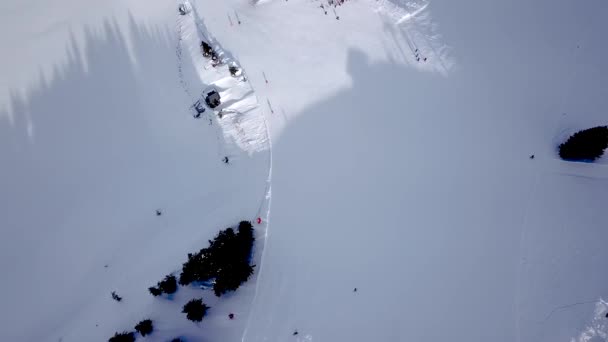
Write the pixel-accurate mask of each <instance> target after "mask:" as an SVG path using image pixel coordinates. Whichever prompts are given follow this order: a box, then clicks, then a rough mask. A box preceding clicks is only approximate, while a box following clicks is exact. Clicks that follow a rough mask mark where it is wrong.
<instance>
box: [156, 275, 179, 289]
mask: <svg viewBox="0 0 608 342" xmlns="http://www.w3.org/2000/svg"><path fill="white" fill-rule="evenodd" d="M158 288H159V289H160V290H161V291H162V292H164V293H166V294H173V293H175V292H176V291H177V279H176V278H175V276H174V275H172V274H170V275H168V276H166V277H165V279H163V280H162V281H160V282H159V283H158Z"/></svg>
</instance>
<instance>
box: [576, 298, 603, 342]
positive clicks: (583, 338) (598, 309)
mask: <svg viewBox="0 0 608 342" xmlns="http://www.w3.org/2000/svg"><path fill="white" fill-rule="evenodd" d="M606 314H608V303H606V302H605V301H604V300H603V299H600V300H599V301H598V302H597V303H596V304H595V311H594V313H593V318H592V319H591V323H589V325H587V326H586V327H585V329H584V330H583V331H581V333H580V334H579V335H578V336H577V337H575V338H572V339H571V340H570V342H592V341H600V340H602V341H606V340H607V339H608V321H607V320H606Z"/></svg>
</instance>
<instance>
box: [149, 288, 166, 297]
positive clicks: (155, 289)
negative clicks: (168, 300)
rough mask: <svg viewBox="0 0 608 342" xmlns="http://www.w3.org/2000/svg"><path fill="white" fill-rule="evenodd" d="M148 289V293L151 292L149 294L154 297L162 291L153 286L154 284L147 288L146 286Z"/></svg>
mask: <svg viewBox="0 0 608 342" xmlns="http://www.w3.org/2000/svg"><path fill="white" fill-rule="evenodd" d="M148 291H150V293H151V294H152V295H153V296H154V297H157V296H160V295H161V294H163V291H161V290H160V289H159V288H156V287H154V286H152V287H149V288H148Z"/></svg>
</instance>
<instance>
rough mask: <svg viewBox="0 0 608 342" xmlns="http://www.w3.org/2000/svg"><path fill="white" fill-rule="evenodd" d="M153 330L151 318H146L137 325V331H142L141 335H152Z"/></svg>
mask: <svg viewBox="0 0 608 342" xmlns="http://www.w3.org/2000/svg"><path fill="white" fill-rule="evenodd" d="M153 330H154V327H153V326H152V320H150V319H144V320H143V321H141V322H139V323H137V325H136V326H135V331H137V332H138V333H140V334H141V336H146V335H150V334H151V333H152V331H153Z"/></svg>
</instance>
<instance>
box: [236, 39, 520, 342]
mask: <svg viewBox="0 0 608 342" xmlns="http://www.w3.org/2000/svg"><path fill="white" fill-rule="evenodd" d="M346 64H347V68H348V72H349V74H350V76H351V78H352V86H351V87H349V88H347V89H344V90H343V91H340V92H338V93H336V94H335V95H333V96H332V97H330V98H328V99H327V100H324V101H321V102H319V103H316V104H314V106H312V107H310V108H309V109H308V110H306V111H304V112H303V113H300V114H299V115H298V117H297V118H296V119H295V120H293V121H292V122H290V123H289V124H288V126H287V127H286V129H285V131H284V132H282V134H281V138H280V139H278V141H275V142H274V146H273V155H274V158H273V161H274V163H273V192H272V193H273V198H272V203H273V204H272V210H271V226H272V228H271V234H270V240H269V241H268V247H267V248H268V250H267V253H268V254H267V256H266V258H265V263H266V264H265V265H264V267H265V268H264V270H263V272H262V276H261V279H262V281H263V284H262V286H261V287H260V288H261V291H262V292H261V293H260V294H259V296H258V298H259V299H258V303H257V306H256V309H259V310H264V311H260V312H254V313H253V315H254V317H261V318H259V319H257V320H256V324H252V326H251V327H250V330H249V333H248V335H247V336H246V337H247V340H248V341H257V340H262V339H263V338H264V337H266V338H268V340H269V341H275V340H276V341H278V340H281V339H282V338H283V337H284V336H288V335H289V334H290V330H291V331H292V329H294V328H295V327H297V329H298V331H299V333H300V335H301V336H303V339H304V340H307V339H308V338H310V340H311V341H371V340H374V341H444V340H446V341H447V340H453V341H489V340H492V341H505V342H507V341H514V340H516V336H515V335H514V330H513V327H514V325H515V317H516V314H515V312H514V305H515V304H514V303H515V301H516V299H515V297H516V294H515V292H516V284H517V281H516V278H517V270H518V255H519V254H518V253H519V237H520V228H521V217H522V213H523V212H524V209H525V203H522V202H523V201H522V200H521V199H522V198H524V199H525V198H526V195H527V194H528V192H527V191H526V188H527V187H528V186H529V185H530V183H531V179H530V178H528V175H529V174H527V173H524V172H522V170H529V166H528V165H529V164H526V162H527V161H528V160H527V156H526V153H527V151H526V147H525V145H526V144H525V143H522V144H513V143H512V142H513V141H514V138H513V137H514V136H517V138H518V139H522V141H527V139H528V138H526V137H525V136H522V131H521V130H520V131H517V130H516V129H515V127H519V126H522V125H521V122H519V121H520V120H523V115H522V116H519V115H513V114H512V113H514V112H516V107H517V106H518V105H519V104H512V105H511V104H508V103H505V104H504V106H502V107H497V106H495V105H494V103H501V104H502V103H503V102H504V101H501V96H502V95H501V94H499V93H493V92H491V91H490V87H492V84H491V82H489V81H482V82H479V81H480V79H476V78H471V76H478V75H461V76H454V77H449V78H445V77H442V76H439V75H428V74H426V75H424V74H421V73H419V72H416V71H413V70H411V69H408V68H407V67H405V66H402V65H400V64H399V63H397V62H395V63H392V62H387V63H371V62H370V61H368V59H367V57H366V56H365V54H364V53H362V52H360V51H357V50H352V51H350V53H349V55H348V60H347V63H346ZM467 82H469V83H468V84H467ZM479 92H482V94H483V95H484V97H483V98H481V99H480V98H479ZM354 287H358V292H356V293H353V288H354ZM287 289H289V290H287ZM497 298H500V302H501V305H496V299H497ZM260 308H263V309H260Z"/></svg>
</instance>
